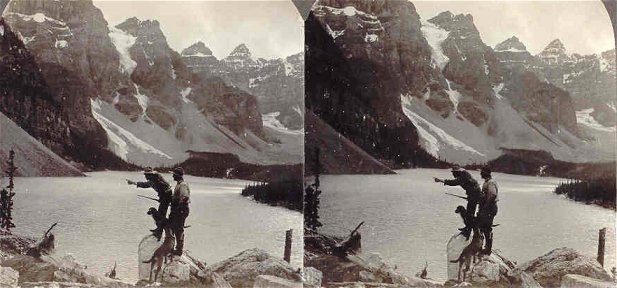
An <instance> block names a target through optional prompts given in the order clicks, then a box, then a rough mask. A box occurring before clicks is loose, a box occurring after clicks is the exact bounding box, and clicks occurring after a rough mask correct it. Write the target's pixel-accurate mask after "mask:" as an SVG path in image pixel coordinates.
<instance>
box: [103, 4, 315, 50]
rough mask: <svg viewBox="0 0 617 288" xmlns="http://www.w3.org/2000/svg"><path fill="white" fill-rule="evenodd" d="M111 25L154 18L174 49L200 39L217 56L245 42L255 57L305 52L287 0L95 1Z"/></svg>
mask: <svg viewBox="0 0 617 288" xmlns="http://www.w3.org/2000/svg"><path fill="white" fill-rule="evenodd" d="M94 5H95V6H97V7H98V8H99V9H101V11H102V12H103V14H104V15H105V19H106V20H107V22H108V23H109V24H110V25H116V24H119V23H121V22H123V21H124V20H126V19H128V18H130V17H133V16H135V17H137V18H139V19H141V20H146V19H151V20H158V21H159V23H160V25H161V30H163V33H164V34H165V36H166V38H167V42H169V46H171V47H172V48H173V49H174V50H176V51H178V52H182V50H183V49H184V48H186V47H188V46H190V45H191V44H193V43H195V42H197V41H202V42H204V43H205V44H206V46H208V47H209V48H210V50H212V53H213V54H214V56H216V57H217V58H219V59H221V58H224V57H226V56H227V55H229V53H230V52H231V51H232V50H233V49H234V48H235V47H236V46H238V45H240V44H242V43H244V44H246V46H247V47H248V48H249V50H251V53H252V54H253V57H255V58H266V59H272V58H280V57H287V56H289V55H292V54H295V53H298V52H301V51H303V50H304V27H303V21H302V18H301V16H300V14H299V13H298V11H297V9H296V8H295V6H294V5H293V3H292V2H291V1H290V0H280V1H187V0H176V1H173V0H168V1H148V0H142V1H135V0H131V1H127V0H94Z"/></svg>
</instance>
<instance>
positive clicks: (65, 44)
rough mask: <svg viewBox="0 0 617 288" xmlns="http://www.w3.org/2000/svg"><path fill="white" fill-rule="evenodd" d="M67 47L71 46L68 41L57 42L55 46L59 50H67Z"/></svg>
mask: <svg viewBox="0 0 617 288" xmlns="http://www.w3.org/2000/svg"><path fill="white" fill-rule="evenodd" d="M67 46H69V42H67V41H66V40H56V44H55V45H54V47H56V48H59V49H62V48H66V47H67Z"/></svg>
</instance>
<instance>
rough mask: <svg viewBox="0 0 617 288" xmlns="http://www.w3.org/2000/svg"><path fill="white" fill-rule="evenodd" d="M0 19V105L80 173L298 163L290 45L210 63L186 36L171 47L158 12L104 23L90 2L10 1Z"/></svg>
mask: <svg viewBox="0 0 617 288" xmlns="http://www.w3.org/2000/svg"><path fill="white" fill-rule="evenodd" d="M2 18H3V20H2V27H3V29H2V35H0V36H1V37H0V43H1V46H2V49H3V52H8V53H9V54H11V55H14V56H13V57H9V58H8V59H7V57H3V62H2V67H0V69H3V70H4V71H9V72H10V73H7V74H5V73H3V78H4V79H1V80H3V81H4V82H5V83H7V85H6V86H4V85H3V86H2V88H3V90H4V93H5V95H9V96H10V97H3V101H2V105H0V108H1V110H0V112H1V113H2V114H4V115H5V116H6V117H7V118H8V119H10V121H13V122H15V123H16V124H17V125H18V126H19V127H21V128H22V129H23V130H24V131H25V132H27V133H28V134H29V135H31V136H33V137H34V138H36V139H37V140H38V141H39V142H41V143H42V144H44V145H45V146H46V147H49V148H50V149H51V151H53V153H55V154H57V155H59V156H60V157H61V158H62V159H64V160H66V161H69V162H71V163H73V164H74V165H76V166H80V168H82V170H84V169H103V168H107V169H115V168H126V167H136V165H137V166H171V165H175V164H177V163H181V162H183V161H185V160H187V159H188V158H189V157H190V155H192V154H191V153H194V152H207V153H222V154H233V155H235V156H236V157H238V159H239V160H240V161H241V162H243V163H248V164H256V165H275V164H277V165H278V164H296V163H301V161H302V148H301V147H302V135H303V132H302V130H301V129H302V124H301V123H302V119H303V106H302V105H301V102H302V97H301V95H302V93H303V92H302V91H303V73H302V68H301V67H303V55H302V53H300V54H296V55H292V56H289V57H287V58H284V59H272V60H265V59H253V57H252V56H251V53H250V51H249V50H248V48H247V47H246V46H245V45H240V46H238V48H236V50H234V51H233V52H232V53H231V54H230V55H229V56H228V57H226V58H224V59H222V60H221V61H219V60H217V59H216V58H214V57H213V56H211V52H210V53H208V52H209V50H208V49H207V48H206V47H205V44H203V43H201V42H198V43H197V44H195V45H192V46H191V47H188V48H187V49H185V50H184V51H182V54H180V53H178V52H176V51H174V50H173V49H172V48H170V46H169V44H168V43H167V39H166V38H165V35H164V33H163V32H162V30H161V27H160V24H159V22H158V21H156V20H140V19H138V18H135V17H133V18H129V19H127V20H125V21H124V22H122V23H120V24H118V25H115V26H110V25H109V24H108V23H107V21H106V20H105V17H104V15H103V13H102V12H101V11H100V10H99V9H98V8H97V7H96V6H95V5H94V4H93V3H92V1H68V0H60V1H45V0H32V1H11V2H10V3H9V5H8V6H7V8H6V10H5V12H4V13H3V15H2ZM3 55H5V54H3ZM202 56H203V57H202ZM208 61H210V62H208ZM33 120H34V121H33ZM4 154H6V153H4V151H3V152H2V153H0V156H1V155H4ZM54 159H55V157H54Z"/></svg>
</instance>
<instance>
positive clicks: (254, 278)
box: [0, 231, 302, 288]
mask: <svg viewBox="0 0 617 288" xmlns="http://www.w3.org/2000/svg"><path fill="white" fill-rule="evenodd" d="M33 245H35V240H33V239H29V238H26V237H22V236H18V235H14V234H11V233H7V232H4V231H0V260H1V261H0V287H54V288H57V287H150V286H162V287H212V288H228V287H301V286H302V282H301V281H302V276H301V273H300V269H298V268H294V267H292V266H291V265H290V264H289V263H287V262H285V261H283V260H282V259H278V258H276V257H272V256H271V255H269V254H268V253H267V252H265V251H263V250H260V249H249V250H246V251H243V252H241V253H239V254H238V255H235V256H233V257H231V258H229V259H226V260H224V261H222V262H220V263H216V264H214V265H211V266H206V264H205V263H204V262H202V261H199V260H197V259H195V258H194V257H192V256H191V255H190V254H188V253H185V254H184V255H182V256H181V257H174V259H173V261H169V262H167V263H165V264H163V266H162V269H161V273H160V274H159V278H158V282H157V283H150V282H148V281H145V280H140V281H138V282H137V283H131V282H128V281H123V280H121V279H113V278H109V277H107V276H103V275H97V274H94V273H92V272H90V271H88V269H87V268H86V266H84V265H82V264H79V263H78V262H77V261H76V260H75V259H74V258H73V257H72V256H69V255H67V256H60V255H55V254H53V253H52V254H50V255H43V256H41V257H38V258H35V257H31V256H27V255H25V254H26V252H27V251H28V249H29V248H30V247H32V246H33ZM136 260H137V259H136ZM147 265H149V264H147ZM140 268H141V267H140Z"/></svg>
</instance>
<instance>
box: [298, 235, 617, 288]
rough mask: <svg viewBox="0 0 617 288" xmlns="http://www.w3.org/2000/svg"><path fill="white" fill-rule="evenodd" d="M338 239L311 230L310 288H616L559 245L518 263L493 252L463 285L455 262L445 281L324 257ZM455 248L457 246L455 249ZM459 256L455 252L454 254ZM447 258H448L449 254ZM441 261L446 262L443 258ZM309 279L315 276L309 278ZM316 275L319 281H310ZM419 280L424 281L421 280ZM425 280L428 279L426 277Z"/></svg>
mask: <svg viewBox="0 0 617 288" xmlns="http://www.w3.org/2000/svg"><path fill="white" fill-rule="evenodd" d="M340 241H341V239H339V238H336V237H331V236H327V235H322V234H318V233H314V232H310V233H309V234H308V235H307V239H305V262H304V266H305V267H304V274H305V286H308V287H321V286H323V287H337V288H339V287H354V288H360V287H367V288H368V287H616V286H617V282H615V281H616V280H615V277H614V276H611V275H610V274H609V273H608V272H606V270H604V269H603V268H602V267H601V266H600V264H599V263H598V262H597V261H596V260H595V259H592V258H590V257H587V256H584V255H582V254H580V253H579V252H577V251H575V250H574V249H571V248H567V247H562V248H557V249H554V250H552V251H550V252H549V253H547V254H545V255H542V256H540V257H538V258H536V259H533V260H531V261H529V262H526V263H523V264H520V265H517V264H516V262H514V261H511V260H508V259H507V258H505V257H503V256H501V255H500V253H499V252H498V251H495V250H494V251H493V253H492V254H491V255H490V256H484V257H482V259H481V260H479V261H478V262H476V263H475V264H472V265H471V267H470V269H469V272H468V273H467V277H466V281H465V282H460V281H457V280H456V278H457V273H458V270H457V269H458V264H453V265H454V269H452V268H451V267H448V278H449V279H451V280H448V281H446V282H442V281H436V280H432V279H430V276H431V275H430V272H429V273H428V275H421V274H422V273H421V272H419V273H418V274H417V275H415V276H408V275H402V274H399V273H398V272H397V271H396V268H395V267H394V268H393V267H392V266H390V265H389V264H387V263H386V262H385V261H384V260H383V259H382V258H381V257H380V256H379V255H378V254H375V253H366V252H364V253H363V252H360V253H357V254H356V255H354V254H350V255H347V256H346V257H338V256H334V255H331V254H330V253H328V251H329V250H331V248H332V247H334V246H335V245H336V243H338V242H340ZM466 244H467V241H465V240H464V237H462V236H460V237H459V236H453V237H452V239H451V240H450V243H449V244H448V250H449V251H448V255H449V254H451V253H450V252H451V251H450V250H457V249H458V248H461V249H460V250H462V247H464V246H466ZM456 246H458V248H457V247H456ZM459 254H460V252H457V253H456V255H457V256H458V255H459ZM448 259H450V256H448ZM444 262H445V259H444ZM311 275H313V278H311V277H309V276H311ZM314 275H317V276H319V279H318V280H320V281H319V282H317V281H315V280H314V278H315V276H314ZM421 276H423V277H421ZM427 276H428V277H427Z"/></svg>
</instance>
